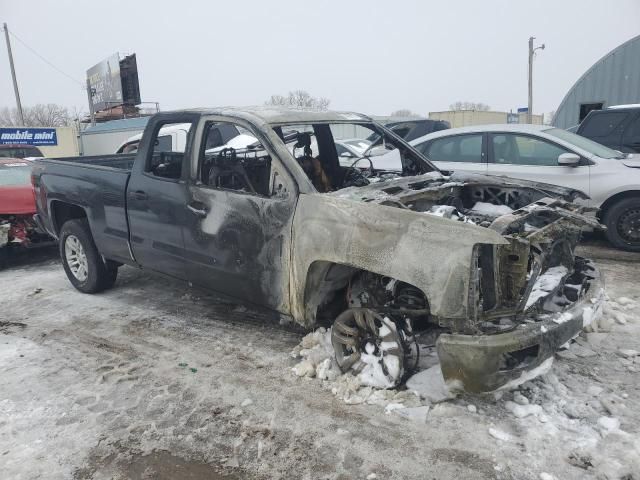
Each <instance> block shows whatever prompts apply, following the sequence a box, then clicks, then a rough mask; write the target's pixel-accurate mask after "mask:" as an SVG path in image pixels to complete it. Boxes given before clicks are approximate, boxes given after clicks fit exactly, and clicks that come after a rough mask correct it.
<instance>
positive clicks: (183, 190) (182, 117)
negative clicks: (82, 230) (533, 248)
mask: <svg viewBox="0 0 640 480" xmlns="http://www.w3.org/2000/svg"><path fill="white" fill-rule="evenodd" d="M194 124H195V118H194V116H193V114H191V115H189V114H177V115H173V116H166V118H165V119H158V120H157V121H155V122H154V123H153V124H150V125H149V126H147V129H146V130H145V133H144V135H143V137H142V140H141V144H140V148H139V150H138V157H137V158H136V162H135V165H134V169H133V171H132V174H131V178H130V180H129V185H128V187H127V214H128V221H129V237H130V243H131V249H132V251H133V255H134V257H135V259H136V261H137V262H138V263H139V264H140V265H142V266H143V267H144V268H147V269H150V270H155V271H157V272H160V273H165V274H167V275H171V276H173V277H176V278H180V279H184V278H186V271H185V267H184V260H183V257H184V240H183V238H182V227H183V224H184V222H185V220H186V217H187V215H186V212H185V204H186V203H187V197H188V194H187V186H186V181H185V180H184V178H185V175H186V174H187V173H186V172H188V163H189V162H188V161H185V160H184V159H185V157H186V156H187V155H189V148H188V145H189V142H188V141H180V140H179V139H180V138H181V137H184V138H185V139H186V138H187V137H188V135H190V132H191V131H192V125H194ZM161 128H162V131H160V129H161ZM185 144H186V146H187V148H186V149H185ZM183 171H184V174H183Z"/></svg>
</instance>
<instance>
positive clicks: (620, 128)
mask: <svg viewBox="0 0 640 480" xmlns="http://www.w3.org/2000/svg"><path fill="white" fill-rule="evenodd" d="M576 133H577V134H578V135H582V136H583V137H587V138H590V139H591V140H593V141H595V142H598V143H600V144H602V145H605V146H607V147H609V148H613V149H614V150H618V151H619V152H623V153H640V104H636V105H618V106H613V107H609V108H606V109H604V110H592V111H591V112H589V114H588V115H587V116H586V117H585V119H584V120H583V121H582V123H581V124H580V125H579V126H578V129H577V131H576Z"/></svg>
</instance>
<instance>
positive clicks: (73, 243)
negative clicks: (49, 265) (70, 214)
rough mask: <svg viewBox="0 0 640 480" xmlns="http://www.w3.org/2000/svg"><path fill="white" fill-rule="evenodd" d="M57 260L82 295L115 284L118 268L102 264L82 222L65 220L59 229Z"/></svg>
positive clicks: (91, 238) (86, 227) (110, 264)
mask: <svg viewBox="0 0 640 480" xmlns="http://www.w3.org/2000/svg"><path fill="white" fill-rule="evenodd" d="M60 258H61V259H62V266H63V267H64V271H65V273H66V274H67V278H68V279H69V281H70V282H71V284H72V285H73V286H74V287H76V289H77V290H79V291H81V292H83V293H97V292H101V291H102V290H105V289H107V288H110V287H112V286H113V284H114V283H115V281H116V277H117V275H118V267H117V266H116V264H114V263H113V262H109V261H107V262H106V263H105V262H104V261H103V260H102V257H101V256H100V253H99V252H98V249H97V248H96V245H95V243H94V241H93V237H92V236H91V230H90V229H89V222H87V219H86V218H79V219H74V220H69V221H67V222H65V224H64V225H63V226H62V228H61V229H60Z"/></svg>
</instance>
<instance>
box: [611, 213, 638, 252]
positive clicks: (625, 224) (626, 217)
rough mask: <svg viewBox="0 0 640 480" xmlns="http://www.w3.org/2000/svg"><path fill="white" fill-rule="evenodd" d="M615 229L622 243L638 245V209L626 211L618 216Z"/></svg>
mask: <svg viewBox="0 0 640 480" xmlns="http://www.w3.org/2000/svg"><path fill="white" fill-rule="evenodd" d="M616 228H617V230H618V233H619V234H620V236H621V237H622V239H623V240H624V241H626V242H629V243H640V209H639V208H630V209H629V210H626V211H625V212H624V213H623V214H622V215H620V218H619V219H618V224H617V225H616Z"/></svg>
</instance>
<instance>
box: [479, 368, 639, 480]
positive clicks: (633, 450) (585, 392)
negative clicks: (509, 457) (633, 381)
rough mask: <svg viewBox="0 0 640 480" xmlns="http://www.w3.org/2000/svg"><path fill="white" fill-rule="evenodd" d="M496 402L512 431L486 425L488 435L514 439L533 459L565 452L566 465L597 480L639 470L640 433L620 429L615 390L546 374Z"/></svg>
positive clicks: (622, 410) (621, 405) (619, 402)
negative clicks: (507, 415)
mask: <svg viewBox="0 0 640 480" xmlns="http://www.w3.org/2000/svg"><path fill="white" fill-rule="evenodd" d="M501 400H502V401H503V404H502V405H503V407H504V409H505V410H506V411H507V412H509V413H510V414H511V415H512V422H514V423H515V424H516V425H517V426H516V427H514V428H512V430H513V431H514V432H517V434H508V433H505V432H504V431H503V430H501V429H499V428H496V427H491V428H490V429H489V432H488V433H489V435H490V436H491V437H493V438H495V439H497V440H500V441H501V442H509V441H510V440H514V441H516V442H518V443H521V444H522V445H523V446H524V448H526V450H527V451H528V452H531V453H533V454H535V455H536V456H538V457H540V454H541V453H542V451H544V450H549V451H554V452H555V454H556V455H557V454H558V452H559V451H561V452H564V453H563V454H564V455H566V458H567V460H568V461H569V463H570V464H572V465H574V466H576V467H579V468H583V469H585V470H588V471H589V472H591V473H593V474H596V475H597V478H611V479H613V478H632V477H631V476H629V475H630V474H632V472H638V471H640V435H638V434H637V433H635V434H633V433H628V432H626V431H624V429H623V428H622V422H621V420H620V418H619V417H618V415H622V414H624V413H625V412H626V411H628V410H627V407H626V406H625V402H624V398H623V397H621V396H618V395H617V394H616V393H607V392H606V391H605V389H603V388H602V387H600V386H598V385H591V386H585V385H583V384H580V383H574V384H573V385H566V384H565V383H564V382H563V381H562V380H561V379H560V378H559V377H558V376H557V375H555V374H553V373H548V374H545V375H543V376H542V377H539V378H537V379H535V380H533V381H530V382H527V383H525V384H524V385H522V386H521V388H520V390H515V391H512V392H507V393H505V394H504V395H503V397H502V398H501ZM541 478H542V476H541ZM545 478H547V477H545ZM633 478H635V477H633Z"/></svg>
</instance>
